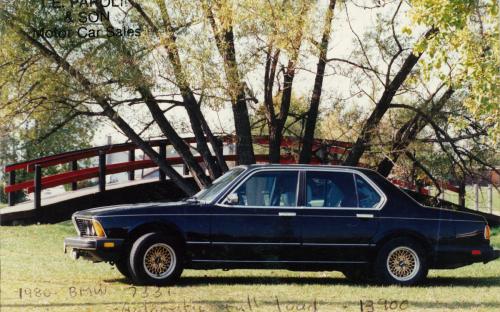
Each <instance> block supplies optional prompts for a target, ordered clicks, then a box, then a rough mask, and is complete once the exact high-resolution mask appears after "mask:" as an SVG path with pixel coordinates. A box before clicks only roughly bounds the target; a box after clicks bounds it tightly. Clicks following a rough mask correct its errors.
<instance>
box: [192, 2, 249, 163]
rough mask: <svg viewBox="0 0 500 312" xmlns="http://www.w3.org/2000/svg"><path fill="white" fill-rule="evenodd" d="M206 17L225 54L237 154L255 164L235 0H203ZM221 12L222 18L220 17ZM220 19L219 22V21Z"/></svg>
mask: <svg viewBox="0 0 500 312" xmlns="http://www.w3.org/2000/svg"><path fill="white" fill-rule="evenodd" d="M202 5H203V7H204V11H205V14H206V17H207V19H208V21H209V23H210V26H211V27H212V32H213V35H214V38H215V44H216V45H217V49H218V51H219V53H220V55H221V56H222V59H223V63H224V73H225V75H226V80H227V90H228V93H229V97H230V99H231V107H232V111H233V118H234V128H235V130H236V153H237V154H238V162H239V163H240V164H242V165H248V164H253V163H255V155H254V150H253V144H252V129H251V128H250V118H249V114H248V107H247V98H246V93H245V83H244V82H243V80H242V77H240V73H239V69H238V61H237V59H236V47H235V37H234V32H233V17H232V14H233V13H232V7H231V6H232V3H231V1H226V0H221V1H218V0H214V1H212V0H202ZM217 13H218V15H219V17H218V18H217V17H216V14H217ZM217 19H218V20H219V22H217Z"/></svg>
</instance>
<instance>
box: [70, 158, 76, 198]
mask: <svg viewBox="0 0 500 312" xmlns="http://www.w3.org/2000/svg"><path fill="white" fill-rule="evenodd" d="M77 170H78V162H77V161H76V160H73V161H72V162H71V171H77ZM77 189H78V184H77V182H71V190H72V191H76V190H77Z"/></svg>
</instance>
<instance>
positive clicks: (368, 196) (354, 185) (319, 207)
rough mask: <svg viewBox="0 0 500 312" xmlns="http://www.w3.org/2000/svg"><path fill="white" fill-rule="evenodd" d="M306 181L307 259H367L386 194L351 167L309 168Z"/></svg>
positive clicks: (304, 231) (302, 216) (302, 219)
mask: <svg viewBox="0 0 500 312" xmlns="http://www.w3.org/2000/svg"><path fill="white" fill-rule="evenodd" d="M304 184H305V191H304V207H303V209H301V210H300V217H299V219H300V222H301V226H302V249H303V253H302V255H303V260H307V261H326V262H364V261H367V259H368V254H369V251H370V249H371V248H372V247H373V245H372V237H373V236H374V235H375V233H376V231H377V227H378V221H377V216H378V214H379V208H380V207H381V204H383V202H382V201H383V199H384V196H383V193H381V191H380V190H379V189H378V188H377V187H376V186H375V185H374V184H373V182H371V181H368V180H367V178H366V177H362V176H360V175H358V174H357V173H354V172H352V171H350V170H324V171H307V172H306V173H305V178H304Z"/></svg>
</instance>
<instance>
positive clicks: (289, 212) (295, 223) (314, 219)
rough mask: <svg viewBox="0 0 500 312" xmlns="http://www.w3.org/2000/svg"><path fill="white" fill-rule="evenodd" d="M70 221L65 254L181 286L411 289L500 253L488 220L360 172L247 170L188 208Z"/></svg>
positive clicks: (230, 175)
mask: <svg viewBox="0 0 500 312" xmlns="http://www.w3.org/2000/svg"><path fill="white" fill-rule="evenodd" d="M73 222H74V224H75V227H76V230H77V232H78V234H79V235H78V236H77V237H70V238H66V239H65V241H64V248H65V250H67V249H71V250H72V255H73V256H74V257H75V258H78V257H83V258H86V259H90V260H92V261H95V262H100V261H106V262H109V263H111V264H113V265H115V266H116V267H117V269H118V270H119V271H120V272H121V273H122V274H123V275H125V276H126V277H128V278H129V279H131V280H132V281H133V282H134V283H136V284H155V285H165V284H172V283H175V281H176V280H177V279H178V278H179V276H180V275H181V273H182V270H183V269H184V268H193V269H213V268H224V269H233V268H234V269H236V268H282V269H289V270H315V271H320V270H337V271H342V272H343V273H344V274H345V275H346V276H347V277H348V278H350V279H353V280H357V281H361V280H374V281H377V282H380V283H384V284H400V285H411V284H414V283H417V282H419V281H421V280H422V279H424V278H425V277H426V275H427V272H428V270H429V269H449V268H457V267H461V266H465V265H469V264H471V263H475V262H483V263H486V262H489V261H491V260H494V259H496V258H498V257H499V251H498V250H493V249H492V248H491V246H490V242H489V236H490V229H489V227H488V224H487V222H486V220H485V219H484V218H483V217H482V216H479V215H475V214H471V213H465V212H457V211H452V210H446V209H437V208H430V207H425V206H422V205H420V204H419V203H417V202H416V201H414V200H413V199H412V198H411V197H409V196H408V195H407V194H406V193H404V192H403V191H401V190H400V189H399V188H397V187H396V186H394V185H393V184H392V183H390V182H389V181H387V180H386V179H385V178H383V177H382V176H380V175H379V174H378V173H376V172H375V171H372V170H368V169H362V168H354V167H334V166H311V165H251V166H239V167H235V168H233V169H232V170H230V171H228V172H227V173H226V174H224V175H223V176H222V177H220V178H219V179H217V180H216V181H214V183H213V184H212V185H211V186H210V187H209V188H207V189H204V190H202V191H200V192H199V193H198V194H196V195H195V196H193V197H191V198H188V199H186V200H184V201H182V202H173V203H172V202H171V203H163V202H160V203H145V204H134V205H120V206H111V207H102V208H95V209H89V210H85V211H80V212H77V213H75V214H74V215H73Z"/></svg>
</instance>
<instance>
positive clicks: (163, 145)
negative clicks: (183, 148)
mask: <svg viewBox="0 0 500 312" xmlns="http://www.w3.org/2000/svg"><path fill="white" fill-rule="evenodd" d="M159 148H160V151H159V152H160V158H161V159H165V158H167V144H166V143H163V142H161V143H160V145H159ZM158 173H159V176H160V181H162V182H163V181H166V180H167V176H166V175H165V172H163V170H161V169H160V168H158Z"/></svg>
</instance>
